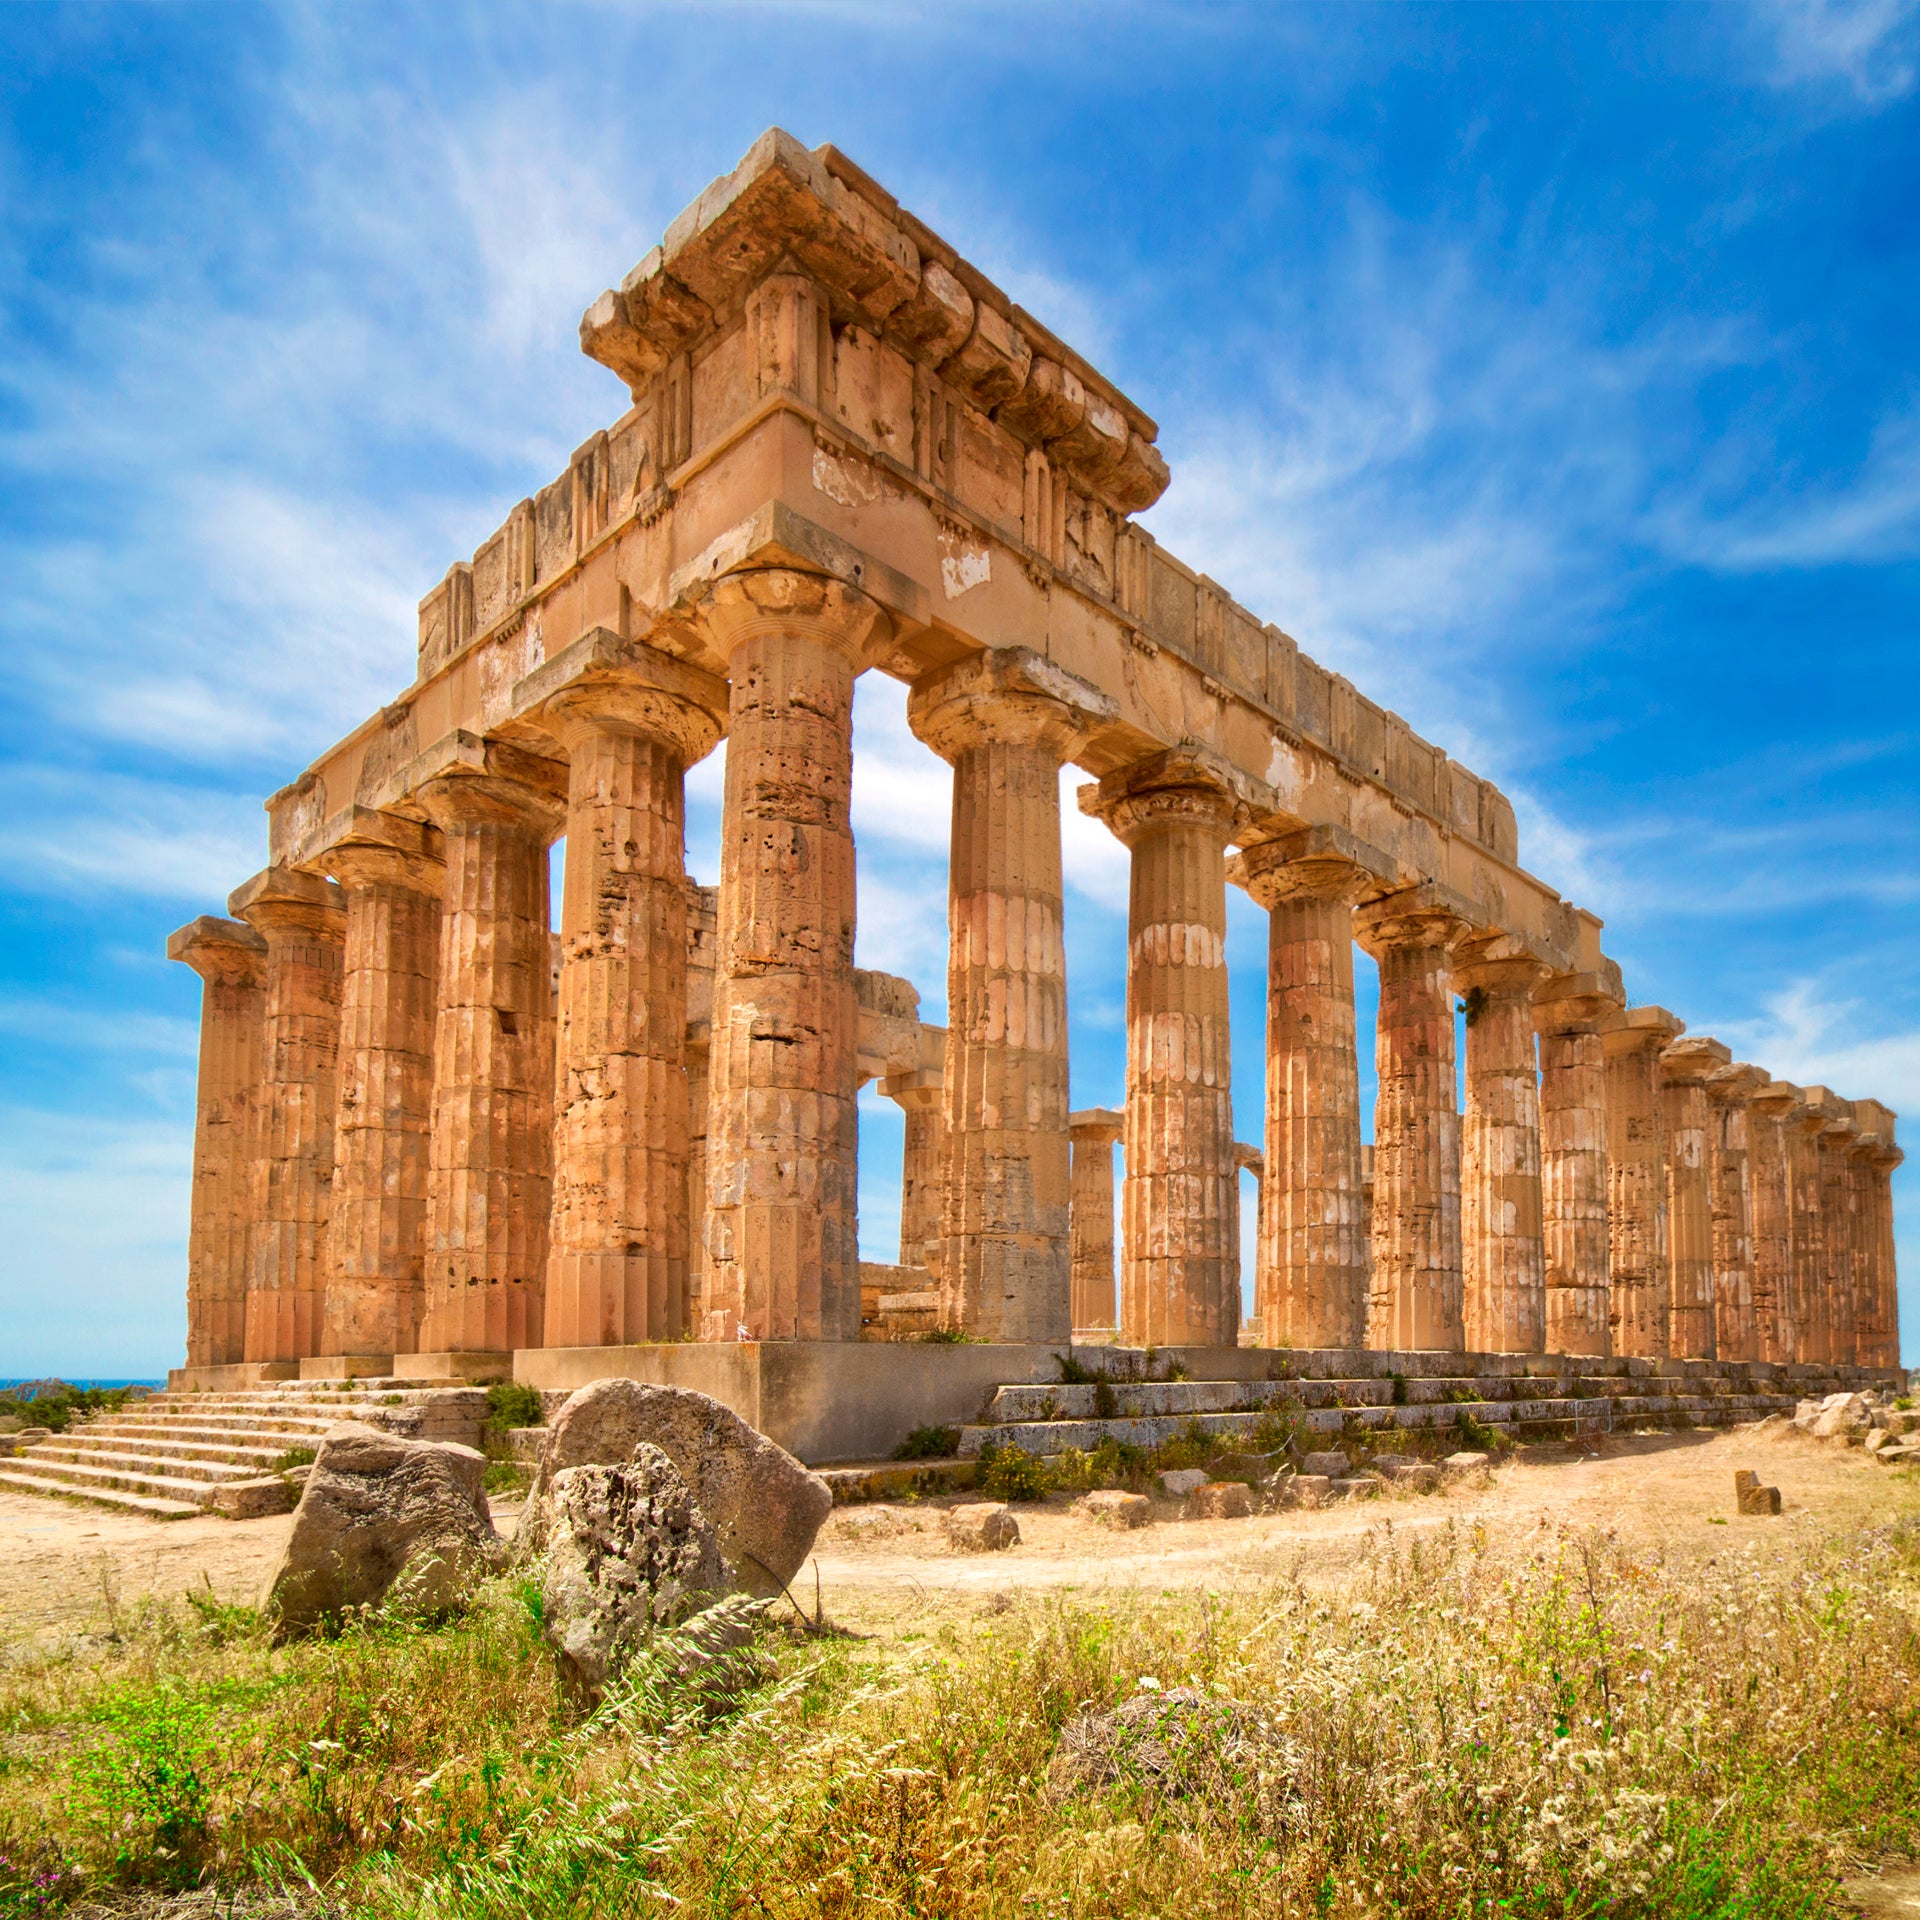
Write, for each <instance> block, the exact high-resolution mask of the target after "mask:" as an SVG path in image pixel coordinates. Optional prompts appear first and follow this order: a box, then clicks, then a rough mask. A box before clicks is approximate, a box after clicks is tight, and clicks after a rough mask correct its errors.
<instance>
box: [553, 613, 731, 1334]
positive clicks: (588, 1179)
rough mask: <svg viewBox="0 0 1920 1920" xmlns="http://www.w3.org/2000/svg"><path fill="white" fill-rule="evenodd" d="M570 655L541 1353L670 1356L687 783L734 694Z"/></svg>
mask: <svg viewBox="0 0 1920 1920" xmlns="http://www.w3.org/2000/svg"><path fill="white" fill-rule="evenodd" d="M589 646H594V647H595V648H596V649H597V650H596V651H595V652H594V654H593V656H592V657H591V659H589V658H588V657H587V656H586V655H584V654H581V653H580V650H581V649H582V648H585V647H589ZM569 653H572V654H580V658H581V665H580V667H579V669H578V670H577V672H576V669H575V665H574V663H573V662H571V661H569V660H568V658H567V656H565V655H563V656H561V657H560V658H559V659H556V660H554V661H551V662H549V663H548V667H547V669H546V670H545V672H546V674H550V675H553V676H555V677H559V676H561V675H571V676H574V677H570V678H569V679H568V680H567V681H566V683H565V684H562V685H561V686H560V687H559V688H558V690H557V691H555V692H553V693H551V694H549V695H547V697H546V699H545V700H544V702H543V703H542V706H541V708H540V712H541V717H542V720H543V722H544V724H545V725H546V726H547V727H549V728H550V729H551V730H552V731H553V732H554V733H555V734H556V735H557V736H558V737H559V739H560V741H561V743H562V744H563V745H564V746H565V748H566V750H567V766H568V785H567V864H566V878H565V887H564V892H563V895H562V901H561V908H560V938H561V948H562V955H563V957H562V961H561V969H560V1017H559V1033H558V1036H557V1040H556V1047H557V1052H558V1070H559V1071H558V1090H557V1093H556V1100H557V1103H558V1104H557V1108H556V1112H555V1115H554V1167H553V1218H552V1230H551V1243H550V1247H549V1251H548V1255H547V1275H546V1311H545V1344H546V1345H547V1346H552V1347H589V1346H618V1345H622V1344H626V1343H629V1342H635V1341H645V1340H674V1339H678V1338H681V1337H682V1336H683V1335H685V1334H686V1333H687V1332H688V1331H689V1330H690V1328H691V1324H692V1322H691V1300H690V1297H689V1294H690V1289H689V1275H688V1267H689V1232H690V1229H689V1221H688V1203H687V1159H688V1144H689V1140H690V1138H691V1131H692V1128H691V1113H690V1106H689V1093H688V1085H687V1018H688V1008H687V947H688V938H687V876H686V860H685V845H686V801H685V786H686V771H687V768H688V767H689V766H691V765H692V764H693V763H694V762H696V761H698V760H700V759H701V758H703V757H704V756H705V755H706V754H707V753H709V752H711V751H712V748H713V746H714V743H715V742H716V741H717V740H718V739H719V737H720V729H721V723H722V719H723V716H724V714H725V710H726V698H727V693H726V688H725V686H724V685H723V684H722V683H721V682H720V681H718V680H716V679H714V678H712V676H710V675H708V674H705V673H702V672H700V671H699V670H698V669H697V668H693V667H690V666H688V665H686V664H685V663H684V662H682V661H678V660H674V659H671V658H669V657H668V656H666V655H664V654H659V653H655V652H653V651H652V650H651V649H647V648H641V647H630V646H627V645H625V644H624V643H621V642H619V641H616V640H615V639H613V637H612V636H610V635H608V636H603V637H592V638H590V640H589V641H585V642H581V643H579V644H578V645H577V646H576V647H575V648H572V649H569ZM543 678H544V676H542V675H535V676H530V679H531V681H532V684H533V686H535V687H542V686H543Z"/></svg>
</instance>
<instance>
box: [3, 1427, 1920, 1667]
mask: <svg viewBox="0 0 1920 1920" xmlns="http://www.w3.org/2000/svg"><path fill="white" fill-rule="evenodd" d="M1602 1444H1603V1446H1604V1449H1605V1450H1604V1451H1603V1452H1601V1453H1599V1454H1597V1455H1590V1454H1588V1453H1586V1452H1585V1451H1583V1450H1575V1449H1570V1448H1558V1447H1555V1448H1546V1447H1542V1448H1532V1449H1526V1450H1523V1451H1522V1452H1521V1453H1520V1454H1519V1455H1517V1456H1516V1457H1515V1458H1513V1459H1512V1460H1510V1461H1509V1462H1508V1463H1507V1464H1505V1465H1503V1466H1502V1467H1500V1468H1499V1470H1498V1471H1497V1472H1496V1473H1495V1474H1494V1475H1493V1476H1492V1478H1491V1479H1490V1480H1489V1481H1486V1482H1484V1483H1482V1484H1479V1485H1471V1486H1466V1487H1462V1488H1460V1489H1457V1490H1455V1491H1452V1492H1449V1493H1447V1494H1444V1495H1440V1496H1433V1497H1426V1498H1421V1497H1417V1496H1412V1497H1410V1496H1395V1497H1388V1498H1385V1499H1381V1500H1376V1501H1365V1502H1360V1503H1357V1504H1355V1505H1352V1506H1341V1507H1334V1508H1330V1509H1328V1510H1326V1511H1323V1512H1318V1513H1287V1514H1274V1515H1268V1516H1264V1517H1261V1518H1258V1519H1253V1520H1223V1521H1211V1522H1187V1521H1177V1520H1169V1521H1161V1522H1156V1523H1155V1524H1154V1525H1153V1526H1151V1527H1148V1528H1146V1529H1144V1530H1142V1531H1140V1532H1137V1533H1113V1532H1110V1531H1108V1530H1107V1529H1105V1528H1103V1527H1098V1526H1094V1525H1091V1524H1089V1523H1088V1522H1086V1521H1083V1520H1079V1519H1076V1518H1074V1517H1073V1516H1072V1515H1070V1514H1069V1513H1068V1512H1067V1510H1066V1506H1067V1503H1066V1502H1065V1501H1064V1500H1061V1499H1055V1500H1052V1501H1050V1502H1048V1503H1047V1504H1046V1505H1045V1506H1044V1507H1024V1508H1021V1509H1020V1510H1019V1515H1020V1530H1021V1542H1020V1545H1019V1546H1018V1547H1016V1548H1014V1549H1012V1550H1011V1551H1010V1552H1007V1553H998V1554H981V1555H973V1554H956V1553H954V1552H953V1551H952V1550H951V1549H950V1548H949V1547H948V1545H947V1542H946V1536H945V1533H944V1530H943V1528H942V1525H941V1520H940V1509H941V1508H942V1507H943V1506H946V1505H948V1504H951V1503H950V1502H948V1501H944V1500H942V1501H927V1502H923V1503H899V1504H896V1505H894V1506H892V1507H891V1508H890V1509H889V1512H891V1513H892V1514H895V1515H897V1516H899V1521H900V1526H901V1529H902V1530H900V1531H896V1532H891V1533H876V1531H875V1529H874V1525H873V1520H872V1517H871V1516H872V1512H873V1510H872V1509H863V1508H847V1509H842V1510H841V1511H840V1512H838V1513H836V1514H834V1516H833V1517H832V1518H831V1519H830V1520H829V1521H828V1522H827V1525H826V1527H825V1528H824V1529H823V1531H822V1533H821V1536H820V1542H819V1550H818V1553H817V1555H816V1556H815V1563H814V1565H813V1566H810V1567H809V1568H808V1569H807V1570H806V1571H805V1572H803V1574H802V1575H801V1578H800V1582H799V1590H800V1595H801V1598H802V1599H803V1601H804V1602H805V1603H806V1604H807V1605H808V1606H809V1607H811V1606H812V1604H813V1599H814V1581H815V1570H816V1568H817V1574H818V1587H819V1593H820V1595H821V1597H822V1599H823V1600H824V1602H825V1605H826V1608H827V1611H828V1612H829V1613H830V1614H831V1615H833V1616H834V1617H835V1618H836V1619H839V1620H841V1621H842V1622H844V1623H845V1624H846V1625H848V1626H851V1627H854V1628H856V1629H857V1630H860V1631H864V1632H895V1631H904V1632H913V1631H916V1630H919V1629H921V1628H923V1627H924V1626H925V1625H927V1624H928V1623H929V1622H930V1621H931V1620H935V1619H937V1618H938V1617H940V1616H941V1615H942V1614H944V1613H947V1612H950V1611H951V1610H952V1609H953V1608H954V1607H955V1605H956V1604H960V1605H969V1606H979V1607H990V1606H995V1605H997V1604H998V1603H999V1600H1000V1597H1001V1596H1002V1595H1004V1594H1007V1593H1009V1592H1011V1591H1013V1590H1016V1589H1052V1590H1056V1591H1062V1592H1064V1591H1073V1590H1077V1591H1082V1592H1087V1591H1097V1590H1100V1589H1105V1588H1126V1589H1134V1590H1143V1591H1157V1590H1161V1589H1170V1588H1178V1587H1191V1586H1200V1585H1205V1586H1213V1587H1222V1586H1227V1585H1232V1584H1236V1583H1241V1582H1250V1581H1260V1580H1265V1579H1272V1578H1275V1577H1279V1576H1295V1575H1297V1576H1298V1577H1301V1578H1304V1579H1307V1580H1315V1579H1331V1578H1335V1577H1337V1576H1338V1574H1339V1572H1340V1571H1341V1569H1342V1567H1343V1566H1344V1565H1346V1564H1347V1563H1349V1562H1350V1561H1351V1558H1352V1554H1353V1549H1354V1546H1355V1544H1356V1543H1357V1541H1358V1540H1359V1539H1360V1538H1361V1537H1362V1536H1363V1535H1364V1534H1365V1533H1366V1532H1367V1531H1368V1530H1369V1529H1370V1528H1373V1527H1377V1526H1380V1525H1382V1524H1391V1525H1392V1526H1393V1527H1395V1528H1396V1529H1401V1528H1404V1529H1434V1528H1440V1527H1444V1526H1447V1525H1449V1524H1455V1525H1461V1524H1472V1523H1475V1522H1477V1523H1479V1524H1481V1525H1484V1526H1488V1527H1495V1528H1500V1529H1525V1528H1534V1527H1545V1526H1552V1525H1555V1524H1556V1523H1561V1522H1564V1523H1566V1524H1568V1525H1572V1526H1578V1527H1599V1528H1606V1529H1612V1530H1614V1531H1616V1532H1617V1533H1618V1534H1619V1535H1620V1537H1621V1538H1622V1539H1623V1540H1625V1541H1626V1542H1628V1543H1629V1544H1631V1545H1634V1546H1637V1547H1638V1548H1640V1549H1641V1550H1643V1551H1646V1552H1649V1553H1658V1554H1660V1555H1662V1556H1664V1557H1666V1558H1668V1559H1675V1560H1694V1561H1700V1562H1705V1561H1708V1560H1711V1559H1712V1558H1713V1557H1714V1556H1716V1555H1718V1554H1721V1553H1725V1552H1727V1551H1729V1550H1730V1549H1733V1550H1743V1549H1745V1548H1746V1547H1748V1546H1750V1545H1756V1544H1759V1545H1764V1544H1765V1543H1767V1542H1770V1541H1773V1542H1778V1543H1780V1544H1781V1545H1784V1544H1786V1541H1787V1539H1789V1538H1791V1537H1793V1536H1796V1535H1804V1534H1806V1533H1807V1532H1809V1531H1813V1532H1817V1533H1828V1532H1834V1531H1837V1530H1839V1529H1841V1528H1843V1527H1848V1526H1852V1525H1855V1524H1857V1523H1859V1522H1860V1521H1862V1520H1867V1519H1871V1518H1874V1517H1883V1518H1891V1517H1892V1516H1894V1515H1896V1514H1907V1513H1920V1476H1916V1475H1914V1474H1912V1473H1910V1472H1899V1473H1888V1472H1885V1471H1883V1470H1882V1469H1880V1468H1878V1467H1876V1466H1874V1465H1873V1464H1872V1462H1871V1461H1869V1460H1868V1459H1867V1458H1866V1456H1865V1455H1864V1454H1862V1453H1860V1452H1858V1451H1849V1450H1847V1449H1844V1448H1840V1447H1836V1446H1832V1445H1830V1444H1827V1443H1823V1442H1818V1441H1813V1440H1809V1439H1807V1438H1806V1437H1805V1436H1804V1435H1801V1434H1797V1433H1794V1432H1793V1431H1792V1430H1791V1429H1790V1428H1786V1427H1784V1426H1782V1425H1775V1424H1772V1423H1769V1424H1767V1425H1764V1426H1761V1427H1759V1428H1752V1427H1749V1428H1742V1429H1738V1430H1736V1431H1735V1432H1732V1433H1711V1434H1710V1433H1690V1434H1676V1435H1669V1436H1660V1437H1647V1438H1621V1439H1612V1440H1609V1441H1606V1442H1604V1443H1602ZM1738 1467H1752V1468H1754V1469H1755V1470H1756V1471H1757V1472H1758V1473H1759V1474H1760V1476H1761V1478H1762V1479H1763V1480H1765V1481H1768V1482H1769V1483H1771V1484H1774V1485H1777V1486H1778V1487H1779V1488H1780V1489H1781V1493H1782V1496H1783V1499H1784V1502H1785V1507H1786V1511H1785V1513H1784V1514H1783V1515H1782V1516H1781V1517H1780V1518H1779V1519H1777V1520H1743V1519H1741V1518H1739V1517H1738V1516H1737V1515H1736V1514H1735V1513H1734V1510H1733V1474H1734V1470H1735V1469H1736V1468H1738ZM494 1517H495V1522H496V1524H497V1525H499V1526H500V1527H501V1530H502V1531H503V1532H506V1531H509V1530H510V1529H511V1527H512V1525H513V1522H514V1519H515V1517H516V1509H514V1508H512V1507H509V1506H502V1505H496V1507H495V1512H494ZM882 1524H883V1525H884V1524H885V1523H884V1522H883V1523H882ZM288 1525H289V1522H288V1520H287V1519H286V1518H284V1517H281V1518H276V1519H270V1520H242V1521H229V1520H215V1519H205V1520H179V1521H171V1522H164V1523H163V1522H158V1521H152V1520H142V1519H136V1518H133V1517H131V1516H125V1517H123V1516H120V1515H117V1514H114V1513H112V1512H110V1511H108V1510H106V1509H104V1508H102V1509H95V1508H90V1507H84V1506H80V1505H77V1504H69V1503H67V1502H64V1501H54V1500H41V1499H36V1498H34V1497H32V1496H31V1495H26V1494H12V1493H0V1635H4V1636H5V1637H7V1638H12V1637H14V1636H17V1635H20V1634H22V1633H27V1634H33V1633H36V1632H38V1631H41V1630H44V1629H47V1628H62V1629H71V1628H74V1627H78V1626H81V1625H83V1624H85V1623H87V1622H89V1621H94V1620H98V1619H100V1618H102V1617H103V1616H104V1615H105V1613H106V1612H107V1611H108V1607H109V1604H111V1605H114V1606H119V1607H127V1606H130V1605H133V1604H136V1603H137V1602H138V1600H139V1598H140V1597H141V1596H142V1595H143V1594H148V1593H154V1594H178V1593H181V1592H183V1591H184V1590H185V1589H187V1588H188V1587H190V1586H192V1587H198V1586H201V1585H203V1584H209V1585H211V1587H212V1589H213V1591H214V1593H215V1594H217V1595H218V1596H219V1597H220V1598H221V1599H223V1600H242V1601H249V1602H250V1601H252V1600H254V1599H255V1598H257V1597H258V1594H259V1591H260V1588H261V1585H262V1583H263V1582H264V1580H265V1578H266V1576H267V1573H268V1572H269V1570H270V1569H271V1567H272V1565H273V1562H274V1559H275V1558H276V1556H277V1555H278V1553H279V1550H280V1546H281V1542H282V1541H283V1540H284V1539H285V1537H286V1532H287V1528H288Z"/></svg>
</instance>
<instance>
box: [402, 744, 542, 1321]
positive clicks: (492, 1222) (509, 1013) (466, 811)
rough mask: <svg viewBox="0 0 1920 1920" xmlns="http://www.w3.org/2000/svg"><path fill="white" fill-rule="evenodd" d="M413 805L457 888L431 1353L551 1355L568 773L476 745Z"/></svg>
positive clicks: (443, 1044) (438, 1107)
mask: <svg viewBox="0 0 1920 1920" xmlns="http://www.w3.org/2000/svg"><path fill="white" fill-rule="evenodd" d="M452 751H455V752H457V754H458V756H459V757H458V758H457V759H456V760H455V761H454V762H453V763H452V764H450V765H449V766H448V768H447V770H446V771H444V772H442V773H439V774H437V775H436V777H434V778H433V779H432V780H430V781H429V782H428V783H427V784H426V785H425V786H423V787H422V788H421V790H420V792H419V793H418V794H417V795H416V796H415V797H416V798H417V799H418V801H419V803H420V804H421V805H422V806H423V807H424V808H425V809H426V812H427V814H428V816H429V817H430V818H431V819H432V820H433V821H434V823H435V824H436V825H437V826H438V827H439V829H440V831H441V834H442V836H443V839H444V843H445V852H446V862H447V879H446V892H445V894H444V896H443V900H442V905H441V921H440V978H439V995H438V1008H437V1012H436V1016H435V1021H434V1036H433V1142H432V1154H431V1159H430V1163H429V1174H428V1182H427V1261H426V1311H425V1314H424V1316H423V1318H422V1320H421V1326H420V1351H421V1352H423V1353H480V1354H507V1353H511V1352H513V1351H515V1350H516V1349H518V1348H521V1347H537V1346H540V1345H542V1344H544V1342H543V1339H542V1327H543V1321H544V1314H543V1308H544V1301H545V1286H546V1269H547V1224H548V1213H549V1210H550V1207H551V1205H552V1196H553V1080H554V1048H553V985H552V958H551V942H550V940H549V938H548V922H549V920H550V919H551V917H552V907H551V904H550V899H549V891H548V878H547V848H548V845H549V843H550V842H551V841H552V839H553V837H554V835H555V833H556V832H557V831H558V830H559V827H560V824H561V821H562V819H563V818H564V815H563V812H562V806H561V792H562V789H561V784H560V783H561V780H562V779H563V778H564V774H565V770H564V769H563V768H561V767H559V766H557V765H556V764H555V763H553V762H551V761H545V760H537V759H536V758H535V757H534V756H533V755H530V754H521V753H514V752H511V751H509V750H507V749H504V748H502V747H500V746H497V745H495V746H489V747H486V748H485V749H481V748H480V746H479V743H478V742H477V741H471V740H466V739H463V740H461V741H460V742H458V743H457V745H456V748H455V749H453V750H452Z"/></svg>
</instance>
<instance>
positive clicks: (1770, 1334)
mask: <svg viewBox="0 0 1920 1920" xmlns="http://www.w3.org/2000/svg"><path fill="white" fill-rule="evenodd" d="M1799 1104H1800V1103H1799V1096H1798V1093H1797V1091H1796V1089H1794V1088H1793V1087H1790V1086H1787V1085H1785V1084H1784V1083H1783V1082H1780V1081H1774V1082H1772V1083H1771V1084H1770V1085H1768V1086H1763V1087H1760V1088H1759V1089H1757V1090H1756V1091H1755V1093H1754V1095H1753V1097H1752V1099H1751V1100H1750V1101H1749V1102H1748V1103H1747V1205H1748V1225H1749V1229H1750V1231H1751V1235H1752V1242H1753V1323H1754V1344H1755V1346H1756V1347H1757V1349H1758V1357H1759V1358H1760V1359H1762V1360H1769V1361H1772V1362H1774V1363H1775V1364H1785V1363H1787V1362H1789V1361H1792V1360H1794V1359H1795V1358H1797V1357H1798V1355H1797V1349H1798V1328H1797V1326H1796V1323H1795V1319H1794V1297H1793V1192H1792V1183H1791V1181H1790V1179H1789V1177H1788V1172H1787V1131H1786V1128H1787V1122H1788V1120H1789V1118H1790V1117H1791V1116H1792V1115H1794V1114H1795V1113H1796V1112H1797V1111H1798V1109H1799Z"/></svg>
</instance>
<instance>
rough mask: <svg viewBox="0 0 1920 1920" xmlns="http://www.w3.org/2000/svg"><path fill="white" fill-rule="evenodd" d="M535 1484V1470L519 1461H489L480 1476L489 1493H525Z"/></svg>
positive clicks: (481, 1482)
mask: <svg viewBox="0 0 1920 1920" xmlns="http://www.w3.org/2000/svg"><path fill="white" fill-rule="evenodd" d="M532 1484H533V1469H532V1468H531V1467H528V1466H527V1465H525V1464H524V1463H523V1462H521V1461H518V1460H489V1461H488V1462H487V1464H486V1467H485V1469H484V1470H483V1471H482V1473H481V1475H480V1485H481V1488H482V1490H483V1491H484V1492H487V1493H525V1492H526V1490H527V1489H528V1488H529V1487H530V1486H531V1485H532Z"/></svg>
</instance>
